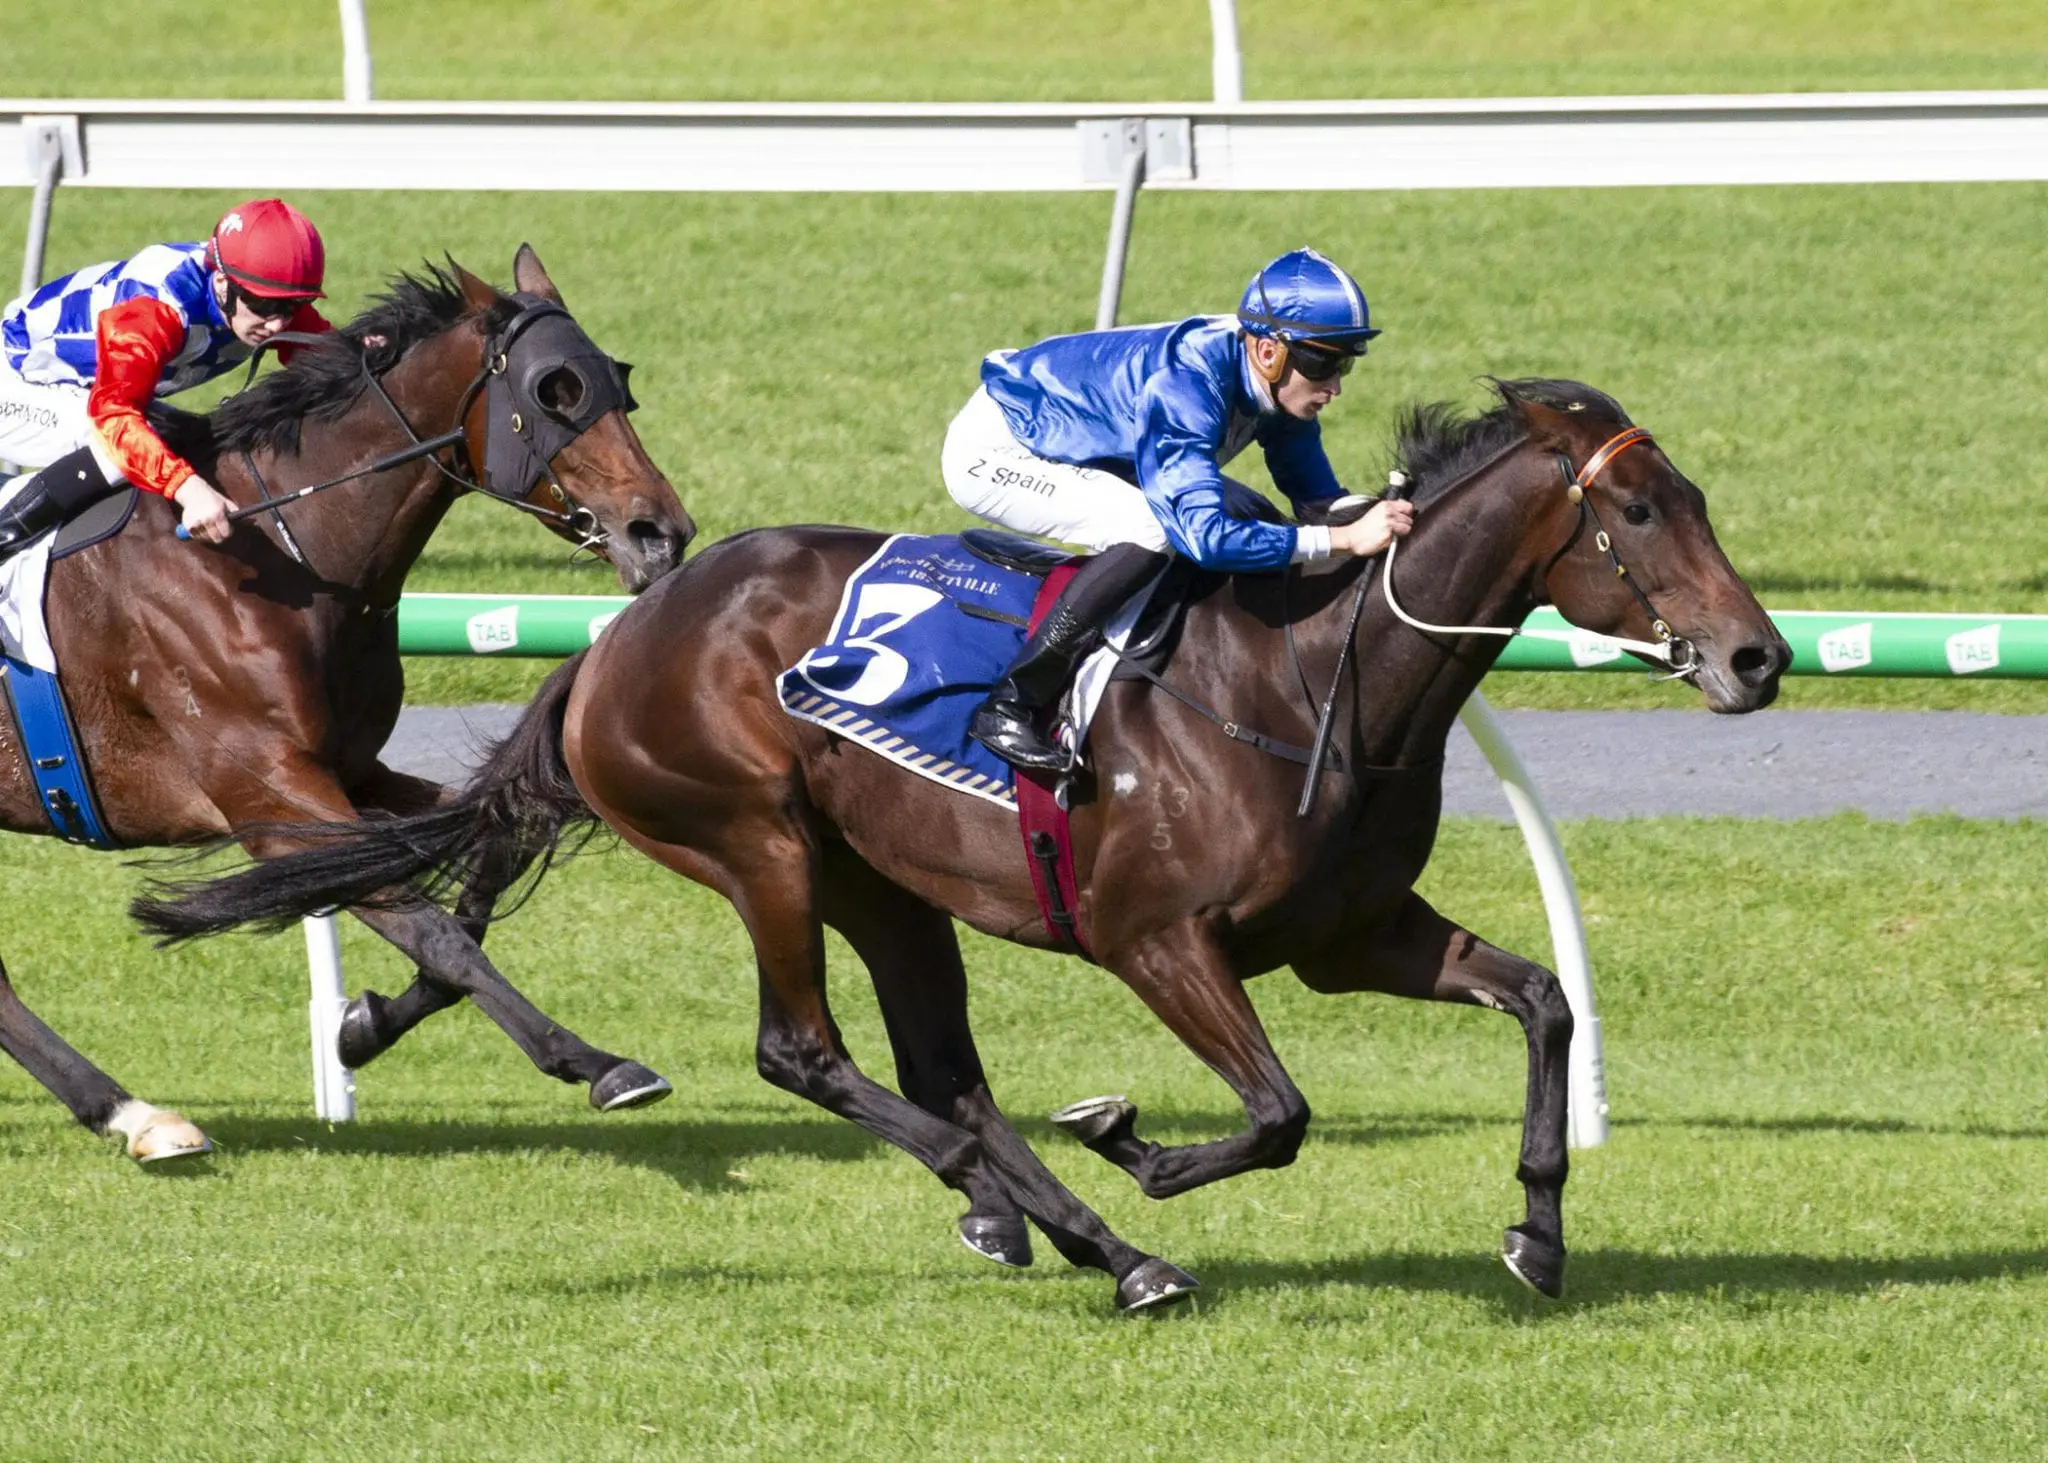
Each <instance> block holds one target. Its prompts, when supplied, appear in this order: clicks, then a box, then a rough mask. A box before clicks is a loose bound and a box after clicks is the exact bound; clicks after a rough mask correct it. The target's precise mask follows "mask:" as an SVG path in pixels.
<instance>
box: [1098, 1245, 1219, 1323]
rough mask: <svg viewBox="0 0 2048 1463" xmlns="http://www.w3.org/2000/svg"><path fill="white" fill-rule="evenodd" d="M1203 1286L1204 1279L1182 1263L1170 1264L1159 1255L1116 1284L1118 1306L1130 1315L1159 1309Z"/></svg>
mask: <svg viewBox="0 0 2048 1463" xmlns="http://www.w3.org/2000/svg"><path fill="white" fill-rule="evenodd" d="M1201 1288H1202V1287H1201V1282H1200V1281H1198V1280H1196V1279H1195V1277H1194V1276H1192V1275H1190V1274H1188V1272H1187V1271H1185V1270H1183V1269H1181V1268H1180V1266H1178V1265H1169V1264H1168V1263H1167V1262H1166V1261H1164V1260H1161V1259H1159V1258H1157V1257H1156V1256H1155V1257H1154V1258H1152V1259H1149V1260H1146V1261H1145V1262H1144V1263H1142V1264H1141V1265H1139V1266H1138V1267H1137V1269H1135V1270H1133V1271H1131V1273H1130V1274H1128V1275H1126V1276H1124V1278H1123V1279H1121V1280H1119V1281H1118V1282H1117V1283H1116V1308H1117V1309H1118V1310H1120V1311H1122V1312H1124V1314H1126V1315H1129V1314H1130V1313H1131V1312H1133V1311H1149V1310H1157V1309H1158V1308H1159V1307H1160V1306H1169V1305H1172V1304H1173V1303H1174V1302H1175V1301H1177V1300H1183V1299H1185V1298H1186V1297H1188V1296H1190V1295H1193V1294H1194V1293H1195V1292H1196V1291H1197V1290H1200V1289H1201Z"/></svg>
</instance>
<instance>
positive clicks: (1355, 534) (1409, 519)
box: [1330, 498, 1415, 558]
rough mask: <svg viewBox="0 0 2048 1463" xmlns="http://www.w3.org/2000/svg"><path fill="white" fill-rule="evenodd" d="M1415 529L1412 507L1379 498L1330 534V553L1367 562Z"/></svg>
mask: <svg viewBox="0 0 2048 1463" xmlns="http://www.w3.org/2000/svg"><path fill="white" fill-rule="evenodd" d="M1414 526H1415V505H1414V504H1413V503H1410V502H1409V501H1408V500H1407V499H1405V498H1382V499H1381V500H1380V501H1379V502H1377V503H1375V504H1373V505H1372V507H1371V508H1369V509H1368V510H1366V513H1365V516H1364V517H1362V518H1360V519H1358V520H1357V521H1356V522H1355V523H1345V524H1339V525H1338V526H1336V527H1334V528H1332V529H1331V530H1330V552H1331V553H1333V554H1351V555H1354V556H1356V557H1358V558H1369V557H1370V556H1372V555H1373V554H1377V553H1381V552H1383V551H1384V550H1385V549H1386V547H1387V545H1388V544H1390V543H1392V542H1393V541H1394V540H1395V539H1397V538H1402V537H1405V536H1406V535H1407V533H1408V530H1409V529H1411V528H1413V527H1414Z"/></svg>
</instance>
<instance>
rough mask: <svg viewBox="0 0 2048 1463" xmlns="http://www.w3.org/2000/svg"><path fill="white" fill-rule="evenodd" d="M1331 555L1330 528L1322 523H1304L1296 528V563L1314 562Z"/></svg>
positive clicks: (1294, 558) (1292, 560)
mask: <svg viewBox="0 0 2048 1463" xmlns="http://www.w3.org/2000/svg"><path fill="white" fill-rule="evenodd" d="M1329 557H1330V530H1329V529H1328V528H1326V527H1324V526H1323V525H1322V524H1320V523H1309V524H1304V525H1302V526H1301V527H1300V528H1297V529H1295V530H1294V556H1293V558H1292V559H1291V560H1290V562H1292V563H1296V564H1313V563H1314V562H1315V561H1316V560H1318V559H1327V558H1329Z"/></svg>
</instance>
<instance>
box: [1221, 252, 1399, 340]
mask: <svg viewBox="0 0 2048 1463" xmlns="http://www.w3.org/2000/svg"><path fill="white" fill-rule="evenodd" d="M1237 318H1238V322H1239V323H1240V324H1242V325H1243V326H1244V328H1245V332H1246V333H1247V334H1249V335H1263V336H1268V337H1271V338H1274V339H1277V340H1281V341H1303V342H1310V343H1313V344H1316V345H1324V346H1328V347H1330V348H1331V349H1333V350H1346V351H1363V350H1364V349H1365V343H1366V342H1367V341H1368V340H1371V339H1372V338H1373V337H1374V336H1375V335H1378V334H1379V332H1378V331H1377V330H1375V329H1373V328H1372V314H1371V312H1370V311H1369V310H1368V309H1367V308H1366V303H1365V291H1363V290H1361V289H1360V288H1359V287H1358V281H1357V280H1355V279H1353V278H1352V277H1351V276H1350V275H1348V274H1346V273H1345V272H1344V271H1343V270H1341V269H1339V268H1338V267H1337V266H1336V265H1335V264H1332V263H1331V262H1330V261H1329V260H1327V259H1325V258H1324V257H1323V256H1322V255H1320V254H1318V253H1317V252H1316V251H1315V250H1313V249H1293V250H1290V251H1288V252H1287V253H1285V254H1282V255H1281V256H1280V257H1279V258H1278V259H1275V260H1274V261H1273V262H1272V263H1271V264H1268V265H1267V266H1266V267H1265V268H1264V269H1262V270H1260V271H1259V272H1258V273H1257V274H1255V275H1253V276H1252V282H1251V283H1250V284H1248V285H1246V286H1245V290H1244V298H1243V299H1242V300H1240V301H1239V302H1238V306H1237Z"/></svg>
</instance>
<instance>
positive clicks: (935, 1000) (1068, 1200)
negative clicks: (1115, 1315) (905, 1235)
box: [825, 852, 1195, 1309]
mask: <svg viewBox="0 0 2048 1463" xmlns="http://www.w3.org/2000/svg"><path fill="white" fill-rule="evenodd" d="M825 894H826V900H825V913H826V917H827V918H828V919H829V921H830V922H831V924H832V926H833V928H835V929H837V930H838V931H839V932H840V933H841V934H843V935H844V936H846V939H847V943H849V944H850V945H852V946H853V948H854V951H855V953H856V954H858V955H859V956H860V958H861V961H862V963H864V964H865V965H866V966H867V968H868V973H869V975H870V976H871V977H872V978H873V980H874V986H875V994H876V997H877V998H878V999H879V1001H880V1003H881V1008H882V1020H883V1022H884V1024H885V1025H886V1026H887V1028H888V1031H889V1044H890V1046H891V1047H893V1048H894V1050H895V1054H896V1078H897V1083H898V1085H899V1086H900V1087H902V1089H903V1095H904V1096H905V1097H908V1098H909V1099H910V1100H911V1101H912V1102H915V1103H916V1104H917V1105H918V1106H919V1107H921V1108H923V1109H924V1110H925V1111H926V1112H929V1113H932V1114H934V1115H936V1116H938V1117H941V1118H944V1119H946V1120H947V1121H949V1122H953V1123H957V1124H958V1125H959V1126H961V1127H963V1128H965V1129H967V1131H969V1132H970V1133H973V1134H974V1135H975V1136H976V1137H977V1138H979V1139H980V1140H981V1143H982V1147H983V1149H984V1151H985V1152H986V1153H987V1154H988V1156H989V1159H990V1161H991V1162H992V1163H993V1164H994V1165H995V1166H996V1168H997V1170H998V1171H999V1172H1000V1173H1001V1175H1002V1177H1003V1180H1004V1182H1005V1184H1006V1185H1007V1188H1008V1192H1007V1193H1006V1194H1004V1195H1003V1196H1002V1197H1001V1202H993V1201H990V1200H987V1199H982V1200H977V1201H976V1202H975V1203H974V1205H973V1207H971V1208H970V1209H969V1210H968V1211H967V1213H966V1214H964V1215H962V1216H961V1219H960V1237H961V1238H962V1239H964V1240H965V1241H966V1242H967V1245H968V1248H970V1249H972V1250H974V1251H975V1252H976V1253H977V1254H980V1255H984V1256H986V1257H988V1258H989V1259H992V1260H995V1261H997V1262H998V1263H1000V1264H1006V1265H1028V1264H1030V1263H1031V1249H1030V1231H1029V1230H1027V1229H1026V1228H1025V1227H1024V1215H1025V1212H1026V1211H1029V1213H1030V1214H1031V1216H1032V1217H1033V1218H1034V1219H1036V1220H1037V1221H1038V1224H1039V1227H1040V1228H1041V1229H1043V1230H1044V1231H1045V1233H1046V1236H1047V1237H1048V1238H1049V1239H1051V1240H1052V1242H1053V1246H1054V1248H1056V1249H1058V1250H1059V1252H1060V1253H1061V1254H1062V1255H1064V1256H1065V1257H1066V1258H1067V1260H1068V1261H1069V1262H1070V1263H1072V1264H1076V1265H1084V1266H1091V1267H1094V1268H1096V1269H1105V1270H1109V1271H1111V1273H1113V1274H1116V1275H1118V1276H1119V1279H1120V1282H1121V1283H1120V1285H1119V1287H1118V1293H1119V1297H1120V1299H1121V1300H1122V1301H1123V1304H1124V1305H1125V1308H1126V1309H1130V1308H1133V1307H1135V1306H1139V1305H1152V1304H1158V1303H1160V1302H1163V1301H1169V1300H1172V1299H1174V1298H1176V1297H1178V1296H1181V1295H1185V1294H1186V1293H1188V1292H1189V1291H1192V1290H1193V1289H1195V1281H1194V1278H1193V1277H1192V1276H1190V1275H1188V1274H1187V1272H1185V1271H1183V1270H1181V1269H1180V1268H1179V1267H1177V1266H1174V1265H1170V1264H1168V1263H1167V1262H1166V1261H1164V1260H1160V1259H1156V1258H1152V1257H1146V1256H1140V1257H1139V1263H1138V1264H1137V1266H1136V1267H1135V1268H1121V1269H1120V1268H1119V1267H1120V1266H1123V1267H1129V1264H1130V1257H1131V1256H1132V1255H1133V1254H1136V1252H1135V1251H1133V1250H1132V1249H1131V1247H1130V1246H1128V1245H1126V1244H1125V1243H1124V1242H1123V1241H1122V1240H1120V1239H1118V1238H1117V1236H1116V1235H1115V1234H1114V1233H1113V1232H1112V1231H1111V1230H1110V1228H1109V1226H1108V1225H1107V1224H1105V1223H1103V1221H1102V1218H1101V1216H1099V1215H1097V1214H1096V1213H1095V1212H1094V1211H1093V1210H1092V1209H1090V1208H1089V1207H1088V1206H1087V1205H1086V1204H1084V1203H1082V1202H1081V1201H1080V1200H1079V1199H1078V1198H1076V1197H1075V1196H1074V1194H1073V1193H1072V1192H1071V1191H1069V1190H1068V1189H1067V1187H1066V1186H1065V1185H1064V1184H1062V1183H1061V1182H1060V1181H1059V1180H1058V1179H1056V1178H1054V1177H1053V1175H1052V1173H1051V1172H1050V1171H1049V1170H1048V1169H1047V1168H1046V1167H1045V1165H1044V1164H1043V1163H1041V1162H1040V1161H1039V1158H1038V1155H1037V1154H1036V1153H1033V1152H1032V1151H1031V1145H1030V1144H1028V1143H1026V1142H1025V1141H1024V1139H1023V1137H1022V1135H1020V1134H1019V1133H1018V1132H1017V1131H1016V1129H1014V1128H1013V1127H1011V1125H1010V1122H1009V1120H1008V1119H1007V1118H1005V1117H1004V1116H1003V1114H1002V1112H1001V1111H1000V1110H999V1109H998V1108H997V1106H996V1101H995V1098H994V1096H993V1095H992V1094H991V1093H990V1092H989V1089H988V1078H987V1076H986V1074H985V1073H984V1072H983V1070H982V1065H981V1055H980V1053H979V1052H978V1051H976V1050H975V1045H974V1034H973V1032H972V1031H971V1030H969V1028H968V1024H967V973H966V971H965V969H963V967H962V966H961V963H960V942H959V940H958V939H957V938H956V937H955V935H954V933H953V923H952V921H951V920H950V919H949V918H947V916H946V915H945V914H944V913H942V912H941V911H939V910H936V909H933V908H932V907H931V906H930V905H928V904H925V903H923V902H922V901H920V900H919V899H917V898H916V897H915V896H913V895H911V894H909V893H906V892H905V891H903V890H901V889H899V888H897V887H896V886H895V885H893V884H890V883H889V882H887V881H886V880H884V879H883V878H882V877H881V876H880V875H878V874H876V873H875V872H874V871H873V870H872V869H870V868H869V867H868V866H867V865H866V864H864V863H862V862H860V860H859V859H858V857H857V856H855V855H854V854H852V853H851V852H845V853H842V854H840V855H839V856H837V857H834V858H832V859H831V860H830V869H829V874H828V878H827V883H826V886H825Z"/></svg>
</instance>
